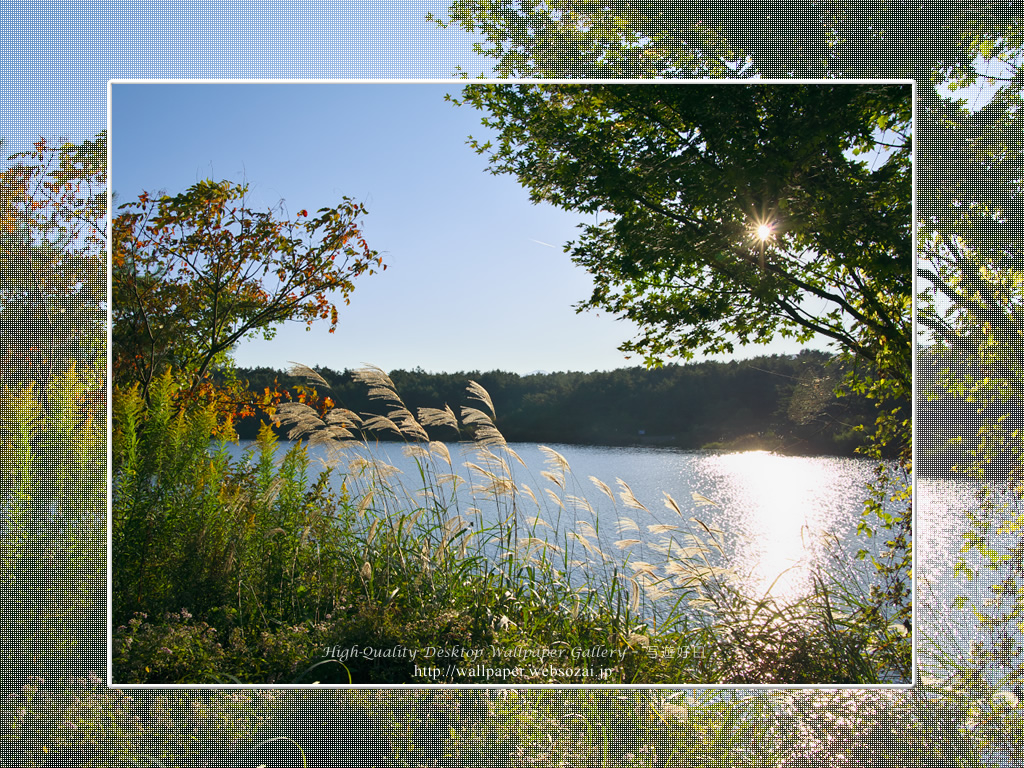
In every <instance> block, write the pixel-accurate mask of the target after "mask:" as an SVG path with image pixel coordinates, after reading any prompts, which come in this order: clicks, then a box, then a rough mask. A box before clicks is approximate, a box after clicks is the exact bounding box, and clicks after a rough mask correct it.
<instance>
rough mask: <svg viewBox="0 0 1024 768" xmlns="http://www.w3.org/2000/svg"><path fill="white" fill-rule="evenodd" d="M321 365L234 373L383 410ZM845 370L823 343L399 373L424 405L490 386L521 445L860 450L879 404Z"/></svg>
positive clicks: (401, 386)
mask: <svg viewBox="0 0 1024 768" xmlns="http://www.w3.org/2000/svg"><path fill="white" fill-rule="evenodd" d="M313 368H314V369H315V370H316V371H317V373H319V374H320V375H321V376H322V377H323V378H324V379H325V380H326V381H327V382H328V383H329V384H330V389H326V388H324V387H322V386H320V387H318V388H315V389H314V388H310V387H309V386H308V384H306V385H303V384H302V382H301V380H300V379H299V378H297V377H293V376H290V375H288V373H286V372H285V371H283V370H275V369H273V368H267V367H260V368H238V369H237V370H236V371H235V374H234V375H235V376H236V377H237V379H238V380H239V381H241V382H243V383H247V387H248V389H249V390H250V391H253V392H256V393H263V392H267V393H271V392H276V391H279V392H281V393H282V394H283V395H284V397H285V399H301V400H303V401H304V402H307V403H310V404H315V405H318V406H320V407H321V408H323V407H324V406H325V404H330V405H336V406H342V407H345V408H348V409H350V410H353V411H355V412H357V413H372V412H376V411H377V410H378V409H379V405H376V404H373V403H372V402H371V401H370V399H369V398H368V396H367V393H366V389H365V387H363V386H361V385H360V384H359V383H358V382H356V381H354V380H353V377H352V375H351V372H350V371H341V372H339V371H335V370H333V369H330V368H326V367H317V366H313ZM845 374H846V370H845V369H844V367H843V364H842V362H841V361H839V360H838V359H837V358H835V357H834V356H832V355H829V354H828V353H825V352H820V351H816V350H804V351H802V352H800V353H799V354H796V355H772V356H760V357H755V358H751V359H749V360H741V361H731V362H726V363H720V362H701V363H693V364H687V365H666V366H664V367H662V368H655V369H647V368H642V367H639V366H638V367H634V368H624V369H619V370H615V371H607V372H605V371H595V372H591V373H580V372H557V373H535V374H529V375H525V376H524V375H519V374H515V373H509V372H505V371H488V372H479V371H470V372H457V373H429V372H426V371H423V370H421V369H416V370H411V371H408V370H394V371H391V372H389V376H390V377H391V379H392V380H393V381H394V383H395V386H396V388H397V390H398V392H399V393H400V394H401V396H402V398H403V400H404V402H405V403H406V405H407V406H408V407H409V408H410V410H412V411H413V412H414V413H415V412H417V410H418V409H419V408H423V407H427V408H443V407H444V406H445V405H446V404H447V405H450V406H451V407H452V408H453V409H456V410H457V408H458V406H459V403H461V402H462V399H463V392H464V390H465V387H466V384H467V383H468V381H470V380H472V381H477V382H479V383H480V384H481V385H482V386H483V387H484V388H485V389H486V390H487V391H488V392H489V393H490V395H491V397H492V399H493V401H494V405H495V410H496V412H497V426H498V428H499V429H500V430H501V432H502V434H503V435H504V436H505V438H506V439H507V440H508V441H510V442H543V443H566V444H588V445H609V446H620V445H657V446H665V447H673V448H682V449H687V450H698V449H715V448H718V449H724V450H756V449H762V450H773V451H777V452H779V453H785V454H791V455H835V456H854V455H857V454H856V449H857V448H858V447H859V446H861V445H863V444H864V442H865V434H867V433H869V432H870V428H871V426H872V424H873V423H874V420H875V417H876V415H877V411H876V408H875V405H874V403H873V402H872V401H871V400H869V399H867V398H865V397H862V396H860V395H858V394H846V395H844V396H842V397H840V396H837V394H836V389H837V388H838V387H840V385H841V383H842V380H843V377H844V376H845ZM261 420H263V421H265V420H266V415H262V416H255V417H248V418H245V419H241V420H240V421H239V422H238V423H237V424H236V425H235V426H236V429H237V431H238V434H239V437H241V438H243V439H251V438H254V437H255V436H256V432H257V430H258V429H259V425H260V422H261ZM282 436H283V433H282ZM374 437H375V439H386V436H383V435H375V436H374ZM430 437H431V439H436V440H443V441H452V440H459V439H466V438H468V437H469V436H468V435H459V434H456V433H455V432H454V431H453V430H452V429H447V428H439V429H437V430H432V431H431V434H430Z"/></svg>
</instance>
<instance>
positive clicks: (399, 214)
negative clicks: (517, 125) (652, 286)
mask: <svg viewBox="0 0 1024 768" xmlns="http://www.w3.org/2000/svg"><path fill="white" fill-rule="evenodd" d="M724 87H728V86H724ZM460 92H461V88H460V86H459V85H456V84H454V83H416V84H410V83H397V84H396V83H333V84H309V83H291V84H280V83H278V84H253V83H210V84H170V83H147V84H131V83H123V84H118V83H115V84H114V85H113V86H112V91H111V94H112V95H111V147H112V150H111V181H112V188H113V190H114V193H115V195H117V196H118V199H117V202H118V203H124V202H127V201H129V200H131V199H134V198H136V197H137V196H138V194H139V193H140V192H142V191H147V192H149V193H150V194H154V193H157V192H160V191H163V192H166V193H169V194H176V193H178V192H181V191H183V190H185V189H186V188H187V187H189V186H190V185H192V184H194V183H195V182H197V181H199V180H201V179H204V178H212V179H214V180H221V179H227V180H230V181H234V182H242V181H247V182H248V184H249V187H250V200H251V203H252V204H253V207H255V208H264V209H265V208H269V207H272V206H274V205H276V204H277V203H278V202H279V201H281V200H283V201H284V203H285V205H286V207H287V210H290V211H292V212H295V211H298V210H299V209H302V208H307V209H309V210H310V211H313V210H315V209H317V208H320V207H323V206H333V205H336V204H337V203H338V202H340V201H341V198H342V197H345V196H347V197H352V198H354V199H356V200H357V201H360V202H362V203H364V204H365V206H366V208H367V210H368V215H367V216H366V217H365V218H364V219H363V232H364V234H365V236H366V239H367V241H368V243H369V245H370V247H371V248H373V249H375V250H377V251H379V252H380V253H381V254H382V255H383V256H384V259H385V262H386V263H387V265H388V269H387V271H386V272H383V273H379V274H376V275H372V276H364V277H362V278H360V279H359V281H357V285H356V290H355V292H354V293H353V294H352V296H351V305H350V306H346V307H342V308H341V314H340V317H341V320H340V323H339V327H338V329H337V331H336V332H335V333H334V334H329V333H328V332H327V328H326V325H324V326H323V327H317V326H316V325H314V327H313V329H312V330H310V331H306V330H305V326H303V325H301V324H295V323H289V324H285V325H284V326H282V328H281V329H280V330H279V332H278V334H277V336H276V337H275V338H274V339H273V340H272V341H269V342H268V341H263V340H262V339H260V340H257V341H247V342H243V343H242V344H241V345H239V347H238V348H237V350H236V354H235V358H236V361H237V362H238V364H240V365H243V366H252V365H268V366H271V367H275V368H283V367H285V366H286V365H287V363H288V361H289V360H294V361H297V362H302V363H305V364H307V365H325V366H328V367H331V368H335V369H343V368H353V367H357V366H360V365H362V364H364V363H370V364H373V365H378V366H380V367H382V368H384V369H385V370H393V369H395V368H406V369H409V368H416V367H420V368H423V369H425V370H428V371H435V372H440V371H447V372H454V371H469V370H493V369H501V370H506V371H512V372H516V373H528V372H531V371H535V370H547V371H556V370H580V371H593V370H611V369H614V368H620V367H623V366H627V365H637V364H640V361H639V359H638V358H635V357H634V358H633V359H627V358H626V356H625V355H623V353H621V352H620V351H618V349H617V347H618V345H619V344H621V343H622V342H623V341H626V340H627V339H629V338H632V337H633V336H635V335H636V334H635V331H636V329H635V326H632V325H631V324H628V323H626V322H624V321H619V320H616V319H615V318H613V317H611V316H608V315H598V314H595V313H592V312H587V313H583V314H578V313H576V311H575V310H574V308H573V305H574V304H575V303H576V302H579V301H581V300H584V299H586V298H587V297H588V296H589V295H590V286H591V280H590V277H589V275H588V274H587V273H586V271H585V270H583V269H582V268H581V267H577V266H576V265H574V264H573V263H572V262H571V260H570V258H569V256H568V255H567V254H565V253H564V252H563V245H564V244H565V243H566V242H567V241H569V240H571V239H573V238H574V237H575V236H576V234H577V229H576V225H577V224H578V223H580V222H581V221H583V220H584V219H583V218H581V217H580V216H578V215H576V214H570V213H566V212H564V211H561V210H558V209H556V208H554V207H552V206H549V205H547V204H540V205H535V204H532V203H531V202H530V200H529V197H528V194H527V192H526V191H525V190H524V189H522V188H521V187H520V186H519V185H518V183H517V182H516V181H515V179H513V178H512V177H510V176H494V175H492V174H490V173H489V172H487V171H486V160H485V158H484V157H482V156H478V155H477V154H476V153H475V152H474V151H473V150H472V148H471V147H469V146H468V145H467V144H466V141H467V138H468V137H469V136H470V135H473V136H474V137H477V138H486V137H487V136H488V135H490V134H489V133H488V131H487V129H485V128H484V127H483V126H482V125H481V124H480V117H481V113H479V112H477V111H476V110H474V109H472V108H471V107H469V106H465V107H456V106H454V105H453V104H451V103H449V102H446V101H445V99H444V96H445V94H446V93H452V94H453V95H456V96H457V95H458V94H459V93H460ZM798 349H799V347H797V346H795V345H793V344H790V343H786V342H780V343H778V344H775V345H773V346H771V347H768V348H761V347H748V348H745V349H743V350H740V351H739V356H750V355H754V354H762V353H764V352H769V353H770V352H792V351H796V350H798Z"/></svg>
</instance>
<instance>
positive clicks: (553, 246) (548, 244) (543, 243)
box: [530, 237, 558, 248]
mask: <svg viewBox="0 0 1024 768" xmlns="http://www.w3.org/2000/svg"><path fill="white" fill-rule="evenodd" d="M530 240H533V238H532V237H531V238H530ZM533 242H535V243H539V244H540V245H546V246H547V247H548V248H557V247H558V246H557V245H552V244H551V243H545V242H544V241H543V240H533Z"/></svg>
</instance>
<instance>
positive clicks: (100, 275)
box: [0, 132, 107, 383]
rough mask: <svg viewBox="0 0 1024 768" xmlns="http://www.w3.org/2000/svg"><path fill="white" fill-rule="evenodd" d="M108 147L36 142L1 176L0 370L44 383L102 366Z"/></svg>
mask: <svg viewBox="0 0 1024 768" xmlns="http://www.w3.org/2000/svg"><path fill="white" fill-rule="evenodd" d="M106 161H107V139H106V132H101V133H100V134H98V135H97V136H96V137H95V138H94V139H92V140H86V141H84V142H82V143H81V144H77V145H76V144H71V143H64V144H62V145H60V146H59V147H57V146H52V145H50V144H49V143H47V142H46V141H45V140H44V139H40V140H39V141H37V142H36V143H35V145H34V146H33V149H32V150H30V151H26V152H20V153H18V154H15V155H12V156H11V157H9V158H8V163H9V165H8V166H7V168H5V169H4V170H3V171H2V173H0V356H2V360H0V371H2V376H3V380H4V381H5V382H7V383H15V382H17V383H24V382H30V381H35V382H40V383H47V382H50V381H52V380H53V379H54V377H55V376H58V375H60V374H63V373H65V372H66V371H67V370H68V368H69V367H70V365H71V364H72V363H75V364H77V365H78V367H79V371H80V373H81V372H82V370H83V369H84V368H86V367H90V368H91V367H96V364H97V361H98V360H99V359H100V358H101V356H102V355H101V345H102V340H103V335H104V334H103V326H104V323H105V322H106V285H105V283H106V280H105V279H104V262H105V257H104V248H103V246H104V244H105V242H106V208H107V198H106V181H107V165H106Z"/></svg>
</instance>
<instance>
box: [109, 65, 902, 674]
mask: <svg viewBox="0 0 1024 768" xmlns="http://www.w3.org/2000/svg"><path fill="white" fill-rule="evenodd" d="M652 83H660V84H662V85H667V84H674V85H710V84H715V85H752V84H757V85H909V86H910V87H911V124H912V134H911V136H912V138H911V142H912V144H911V188H912V191H911V211H912V212H911V216H912V222H911V237H912V240H913V243H912V250H913V253H912V260H911V291H912V296H911V339H910V341H911V388H910V396H911V441H912V451H913V453H912V457H913V459H914V461H913V463H912V472H911V509H912V512H911V515H912V521H911V530H912V534H911V546H912V549H911V552H912V566H911V568H912V573H911V579H910V584H911V586H910V588H911V600H912V605H911V614H912V616H913V619H912V622H913V626H912V633H913V634H912V636H911V643H912V644H913V645H912V649H911V677H910V682H909V683H892V684H872V685H867V684H865V685H856V684H850V683H843V684H827V683H821V684H814V685H799V684H775V685H772V684H760V683H748V684H741V685H727V684H722V683H687V684H673V683H648V684H643V683H622V684H617V683H576V684H557V683H524V684H519V685H516V684H512V683H489V684H484V683H423V684H418V683H385V684H379V685H375V684H369V683H352V684H350V685H344V684H328V685H321V684H319V683H285V684H280V685H273V684H257V683H252V684H246V683H243V684H237V683H227V684H215V683H194V684H193V683H189V684H185V683H175V684H166V685H158V684H154V683H120V684H119V683H116V682H114V679H113V674H114V668H113V611H112V606H113V529H112V520H111V509H112V493H113V491H112V477H113V463H112V461H113V447H112V442H111V440H112V436H113V391H114V382H113V378H112V375H111V372H110V371H111V363H112V362H113V317H112V298H113V295H112V275H111V269H110V268H111V263H112V258H113V229H112V224H113V189H114V184H113V178H114V176H113V172H114V170H115V169H114V168H113V164H112V151H111V147H112V146H113V142H114V126H113V122H112V103H113V98H112V96H113V87H114V86H115V85H417V84H422V85H451V86H452V87H453V88H462V87H464V86H467V85H474V84H478V85H497V84H502V85H601V84H608V85H650V84H652ZM917 128H918V123H917V81H916V80H914V79H911V78H879V79H871V78H852V79H840V78H763V79H762V78H757V77H751V78H739V77H728V78H704V79H700V78H686V79H684V78H661V77H657V78H598V79H572V78H557V79H556V78H551V79H548V78H517V79H502V78H472V79H471V78H469V77H466V78H410V79H403V78H381V79H365V78H342V79H335V80H318V79H288V78H285V79H272V78H266V79H264V78H257V79H237V78H228V79H218V78H198V79H188V78H153V79H149V78H127V79H111V80H108V81H107V232H108V237H107V687H109V688H114V689H118V690H121V689H141V690H151V689H158V690H203V689H206V690H310V689H312V690H317V689H319V690H359V689H371V690H372V689H398V690H427V689H446V690H450V689H456V690H462V689H482V690H489V689H513V690H518V689H545V688H551V689H557V690H563V689H597V690H605V691H608V690H635V689H640V690H645V689H652V690H653V689H667V690H678V691H689V690H754V691H759V690H837V689H848V690H909V689H912V688H913V687H914V686H915V685H916V684H917V641H918V622H917V613H918V612H917V547H915V546H913V543H914V542H916V541H917V483H916V477H917V461H916V459H917V454H916V451H917V396H916V395H917V375H918V371H917V357H918V355H917V263H918V255H917V240H918V236H917V229H918V221H917V147H918V140H917V139H918V136H917Z"/></svg>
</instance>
